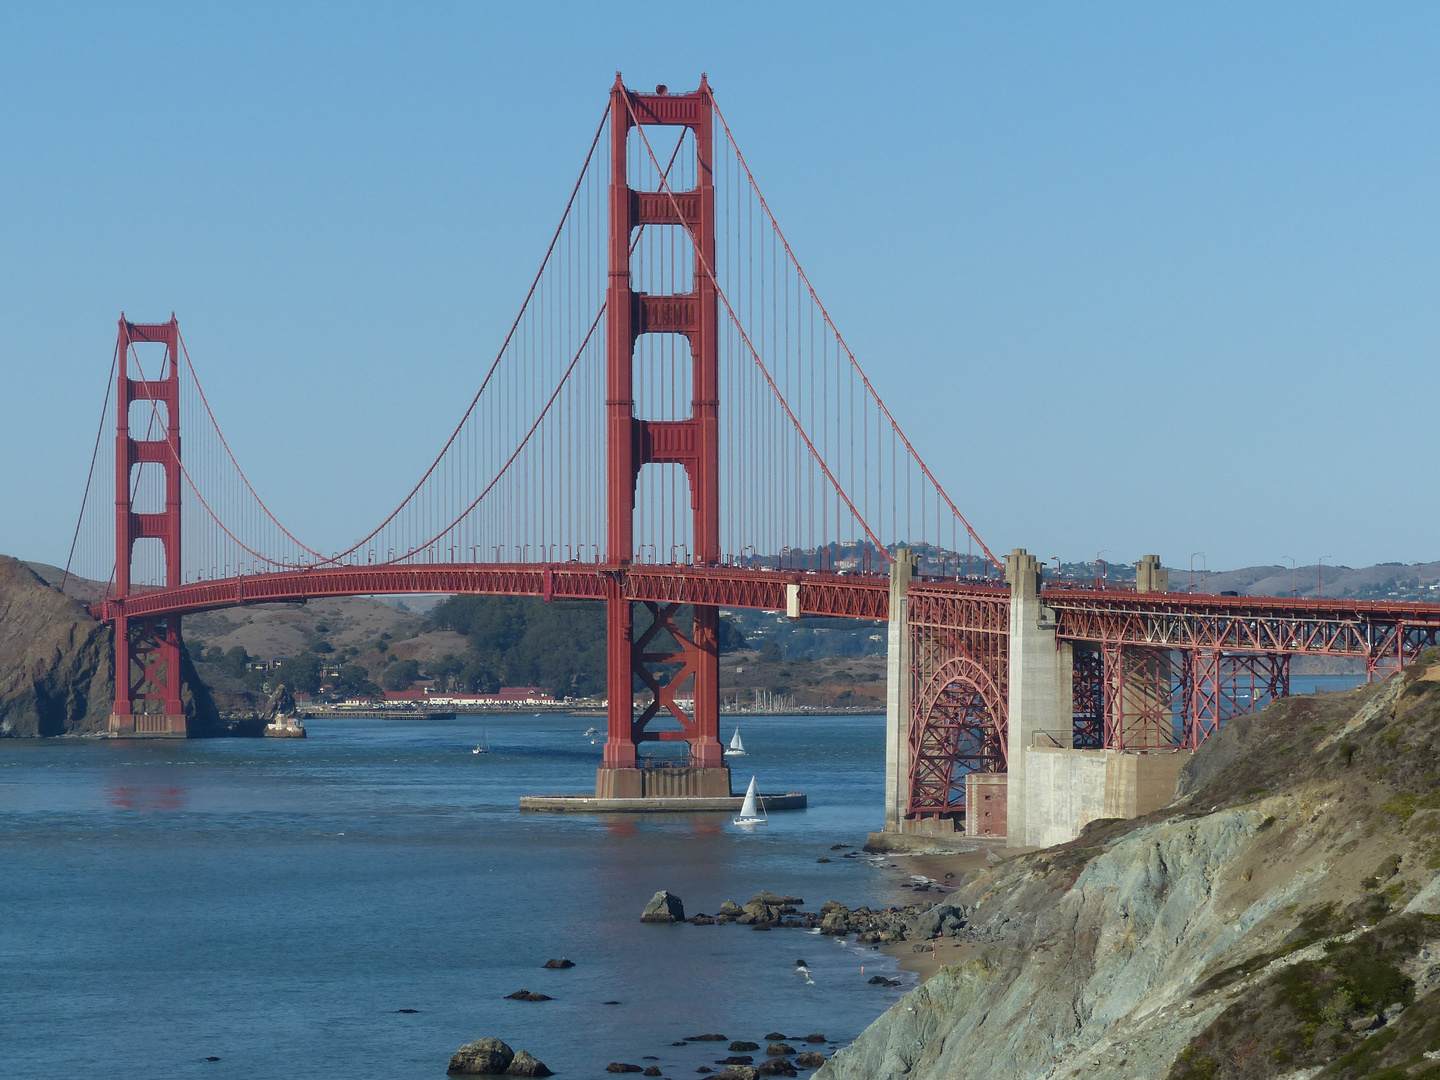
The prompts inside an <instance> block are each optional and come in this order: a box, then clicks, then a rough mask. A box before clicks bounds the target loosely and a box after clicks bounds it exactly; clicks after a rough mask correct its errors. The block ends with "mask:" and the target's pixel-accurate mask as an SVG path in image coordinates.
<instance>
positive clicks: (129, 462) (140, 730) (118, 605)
mask: <svg viewBox="0 0 1440 1080" xmlns="http://www.w3.org/2000/svg"><path fill="white" fill-rule="evenodd" d="M135 342H157V343H160V344H163V345H164V346H165V367H164V370H163V372H161V375H162V376H163V377H161V378H156V379H132V378H130V374H129V366H128V360H129V355H130V346H131V345H132V344H133V343H135ZM115 348H116V352H117V353H118V356H117V363H116V369H117V371H118V372H119V377H118V381H117V383H116V398H115V400H116V403H117V405H116V410H115V417H116V429H117V430H116V435H115V591H114V594H113V599H114V601H115V611H116V616H115V706H114V708H113V709H112V710H111V713H110V734H111V735H112V736H125V737H130V736H150V737H156V736H159V737H167V736H168V737H172V738H180V739H183V738H184V737H185V709H184V706H183V705H182V704H181V702H180V685H181V679H180V616H179V615H178V614H169V615H159V616H154V617H142V618H136V619H131V618H129V617H128V616H127V615H126V614H125V600H126V598H127V597H129V596H130V566H131V560H132V558H133V557H134V551H135V542H136V541H137V540H145V539H155V540H159V541H160V543H161V544H162V545H163V547H164V550H165V585H166V586H167V587H169V588H174V587H175V586H177V585H181V584H183V580H182V578H183V575H182V573H181V570H180V327H179V324H178V323H177V322H176V321H175V316H173V315H172V316H170V321H169V322H168V323H150V324H145V323H132V322H127V321H126V319H125V317H124V316H123V315H122V316H121V317H120V338H119V341H118V342H117V344H116V346H115ZM135 401H141V402H147V403H154V404H151V405H150V408H149V409H146V410H145V412H146V413H147V414H148V416H149V420H148V421H146V426H147V427H149V428H150V430H152V431H153V430H154V429H155V425H154V424H153V422H152V421H154V420H157V419H158V420H162V421H163V428H164V434H163V436H162V437H161V438H158V439H151V438H145V439H137V438H135V437H134V433H133V432H132V431H131V430H130V421H131V416H130V405H131V403H132V402H135ZM146 464H155V465H158V466H160V468H162V469H164V470H165V509H164V511H162V512H158V513H156V512H144V513H137V512H136V510H135V502H134V496H135V494H136V492H137V491H138V490H139V489H138V486H137V485H136V483H135V482H134V481H135V478H134V477H133V476H132V473H133V471H134V470H135V468H136V467H137V466H142V465H146Z"/></svg>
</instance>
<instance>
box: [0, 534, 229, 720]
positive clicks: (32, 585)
mask: <svg viewBox="0 0 1440 1080" xmlns="http://www.w3.org/2000/svg"><path fill="white" fill-rule="evenodd" d="M57 584H58V582H57ZM113 667H114V634H113V632H112V631H111V629H110V628H109V627H108V626H106V625H104V624H103V623H100V622H98V621H97V620H95V619H93V618H91V617H90V613H89V612H88V611H87V610H86V609H85V607H84V606H83V605H82V604H80V603H79V602H77V601H76V600H74V599H72V598H71V597H68V596H66V595H64V594H63V593H61V592H60V591H59V590H58V589H55V588H51V587H50V585H48V584H47V583H46V582H45V581H44V580H43V579H42V578H40V577H37V576H36V574H35V572H34V571H33V570H31V569H30V568H29V567H28V566H26V565H25V564H24V563H22V562H20V561H19V560H17V559H12V558H10V557H9V556H5V555H0V737H3V736H11V737H18V738H26V737H34V736H52V735H90V734H99V733H102V732H104V731H105V730H106V728H107V727H108V726H109V722H110V710H111V708H112V707H113V705H114V699H115V685H114V679H113V676H112V668H113ZM180 675H181V680H182V686H181V692H180V701H181V704H182V705H183V706H184V709H185V717H186V725H187V727H188V728H189V730H190V732H191V734H192V735H216V734H221V727H220V717H219V714H218V712H217V711H216V709H215V703H214V702H213V701H212V700H211V697H210V693H209V691H208V690H207V689H206V688H205V685H204V683H202V682H200V680H199V678H198V677H197V676H196V674H195V669H194V666H193V665H192V664H191V663H190V656H189V654H188V653H183V652H182V654H181V666H180Z"/></svg>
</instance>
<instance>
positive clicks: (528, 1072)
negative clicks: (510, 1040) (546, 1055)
mask: <svg viewBox="0 0 1440 1080" xmlns="http://www.w3.org/2000/svg"><path fill="white" fill-rule="evenodd" d="M505 1075H506V1076H553V1075H554V1074H553V1073H552V1072H551V1071H550V1070H549V1069H548V1068H546V1066H545V1063H544V1062H543V1061H541V1060H539V1059H538V1058H536V1057H535V1056H534V1055H533V1054H531V1053H530V1051H528V1050H521V1051H520V1052H519V1053H518V1054H516V1055H515V1060H514V1061H512V1062H510V1067H509V1068H508V1069H506V1070H505Z"/></svg>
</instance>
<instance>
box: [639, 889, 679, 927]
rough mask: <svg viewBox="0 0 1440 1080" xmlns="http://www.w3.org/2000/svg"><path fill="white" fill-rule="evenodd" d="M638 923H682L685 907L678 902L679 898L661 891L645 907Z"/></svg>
mask: <svg viewBox="0 0 1440 1080" xmlns="http://www.w3.org/2000/svg"><path fill="white" fill-rule="evenodd" d="M640 921H641V922H648V923H673V922H684V921H685V905H684V904H683V903H681V902H680V897H678V896H676V895H675V894H674V893H672V892H668V891H666V890H665V889H661V890H660V891H659V892H657V893H656V894H655V895H654V896H652V897H651V898H650V902H649V903H648V904H646V905H645V910H644V911H643V912H642V913H641V915H640Z"/></svg>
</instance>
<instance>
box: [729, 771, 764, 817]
mask: <svg viewBox="0 0 1440 1080" xmlns="http://www.w3.org/2000/svg"><path fill="white" fill-rule="evenodd" d="M758 799H759V796H758V795H756V793H755V777H753V776H752V777H750V786H749V787H748V788H746V789H745V801H744V802H743V803H741V804H740V816H739V817H737V818H736V819H735V824H736V825H739V826H741V827H742V828H744V827H747V826H748V827H751V828H753V827H754V826H756V825H765V824H767V823H768V822H769V820H770V816H769V815H768V814H766V815H765V816H764V817H761V816H760V814H764V813H765V807H764V806H763V805H760V806H758V807H757V805H756V803H757V801H758ZM757 809H758V811H759V813H757V812H756V811H757Z"/></svg>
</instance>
